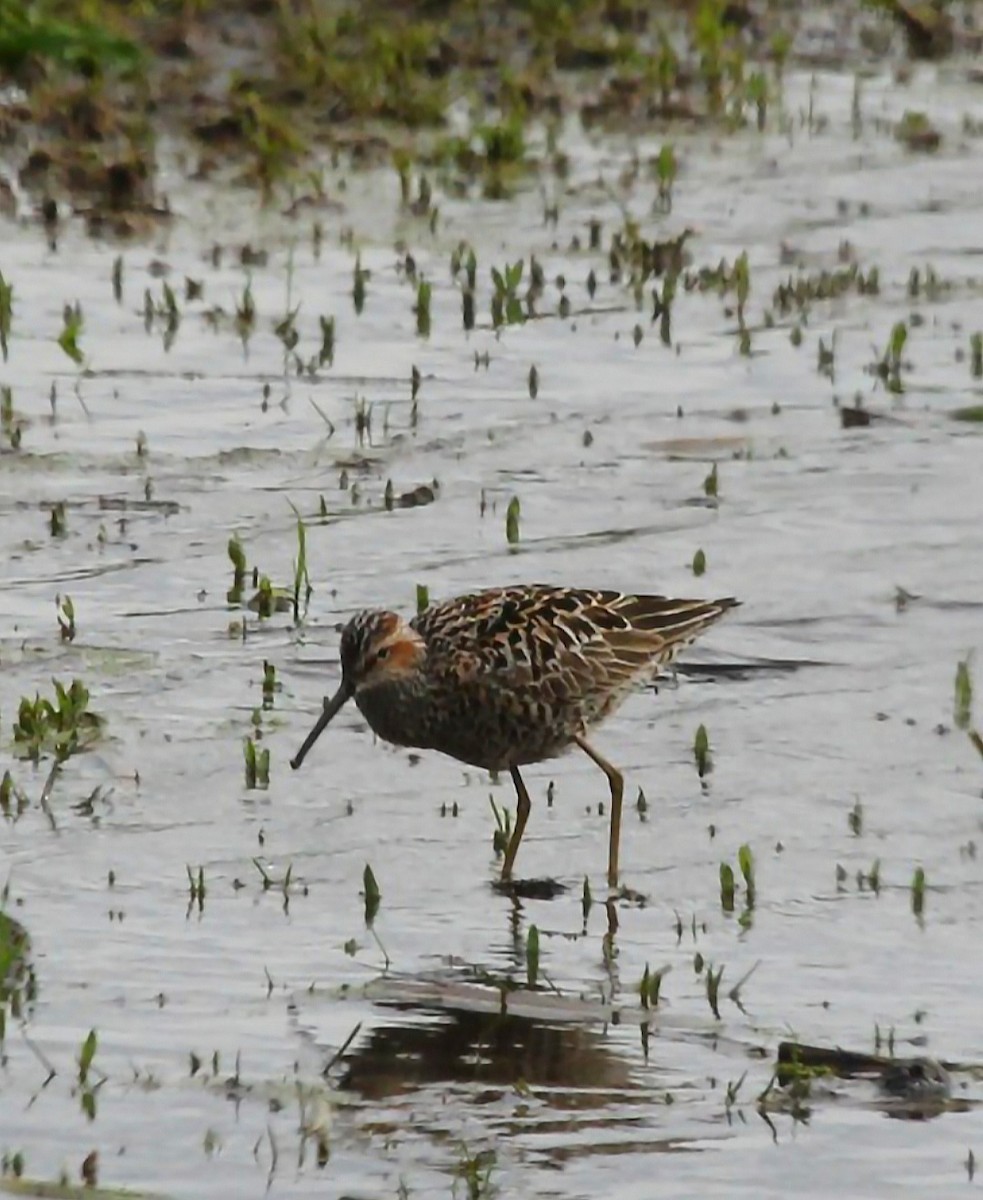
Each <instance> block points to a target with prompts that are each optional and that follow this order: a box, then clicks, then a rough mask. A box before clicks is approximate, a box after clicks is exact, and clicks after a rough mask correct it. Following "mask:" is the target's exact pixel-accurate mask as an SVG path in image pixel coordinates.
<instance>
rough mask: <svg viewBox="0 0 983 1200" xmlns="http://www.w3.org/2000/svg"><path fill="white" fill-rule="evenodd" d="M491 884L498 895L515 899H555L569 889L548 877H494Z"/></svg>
mask: <svg viewBox="0 0 983 1200" xmlns="http://www.w3.org/2000/svg"><path fill="white" fill-rule="evenodd" d="M491 886H492V888H493V890H494V891H496V892H498V893H499V894H500V895H503V896H513V897H514V898H515V899H517V900H555V899H556V897H557V896H562V895H563V894H564V892H568V891H569V890H570V889H569V887H568V886H567V885H566V884H565V883H560V881H559V880H558V879H549V878H542V879H496V880H495V881H494V882H493V883H492V885H491Z"/></svg>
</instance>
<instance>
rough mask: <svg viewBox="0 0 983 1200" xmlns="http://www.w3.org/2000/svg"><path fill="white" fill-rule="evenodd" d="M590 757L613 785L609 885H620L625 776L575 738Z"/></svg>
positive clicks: (585, 743) (591, 748) (583, 740)
mask: <svg viewBox="0 0 983 1200" xmlns="http://www.w3.org/2000/svg"><path fill="white" fill-rule="evenodd" d="M573 740H574V741H575V742H576V743H577V745H578V746H579V747H580V748H581V750H583V752H584V753H585V754H586V755H587V757H588V758H589V759H591V760H592V761H593V762H596V763H597V765H598V766H599V767H600V768H601V770H602V771H603V772H604V774H605V775H607V777H608V783H609V784H610V785H611V841H610V843H609V845H608V887H613V888H614V887H617V886H618V850H619V847H620V845H621V798H622V796H623V795H624V791H625V778H624V776H623V775H622V774H621V772H620V771H619V770H618V769H617V767H612V766H611V764H610V763H609V762H608V760H607V759H606V758H604V757H603V755H600V754H598V752H597V751H596V750H595V749H594V748H593V747H592V746H590V745H588V743H587V742H586V741H585V739H584V738H582V737H575V738H574V739H573Z"/></svg>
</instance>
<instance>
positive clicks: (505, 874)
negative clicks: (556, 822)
mask: <svg viewBox="0 0 983 1200" xmlns="http://www.w3.org/2000/svg"><path fill="white" fill-rule="evenodd" d="M509 774H510V775H511V776H512V782H513V783H514V784H515V794H516V797H517V799H518V804H517V805H516V809H515V829H513V830H512V836H511V837H510V838H509V844H508V846H507V847H506V850H505V862H503V863H502V878H503V879H509V878H510V877H511V875H512V864H513V863H514V862H515V856H516V853H517V852H518V849H519V843H520V842H521V841H522V834H523V831H524V830H525V828H526V822H527V821H528V820H529V812H530V810H531V809H532V805H531V804H530V803H529V793H528V792H527V791H526V785H525V784H524V783H523V782H522V776H521V775H520V774H519V768H518V767H509Z"/></svg>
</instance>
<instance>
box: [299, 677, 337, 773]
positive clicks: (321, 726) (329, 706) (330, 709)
mask: <svg viewBox="0 0 983 1200" xmlns="http://www.w3.org/2000/svg"><path fill="white" fill-rule="evenodd" d="M351 695H352V690H351V688H350V687H349V685H348V684H347V683H345V682H342V685H341V687H339V688H338V690H337V691H336V692H335V694H334V695H333V696H332V697H331V698H330V699H327V698H325V701H324V708H323V710H322V712H321V715H320V716H319V717H318V719H317V724H316V725H315V726H314V728H313V729H312V730H311V731H310V733H309V734H308V735H307V737H306V738H304V744H303V746H301V748H300V749H299V750H298V751H297V753H296V754H295V755H294V756H293V758H292V759H291V760H290V765H291V766H292V767H293V769H294V770H295V771H296V770H297V768H298V767H299V766H300V764H301V763H302V762H303V761H304V759H305V758H306V757H307V753H308V751H309V750H310V748H311V746H313V745H314V743H315V742H316V741H317V739H318V738H319V737H320V736H321V734H322V733H323V732H324V731H325V729H327V727H328V724H329V723H330V721H331V720H332V718H333V717H334V716H335V715H336V714H337V713H338V711H339V710H340V709H341V708H343V707H344V705H345V704H346V702H347V701H348V700H350V699H351Z"/></svg>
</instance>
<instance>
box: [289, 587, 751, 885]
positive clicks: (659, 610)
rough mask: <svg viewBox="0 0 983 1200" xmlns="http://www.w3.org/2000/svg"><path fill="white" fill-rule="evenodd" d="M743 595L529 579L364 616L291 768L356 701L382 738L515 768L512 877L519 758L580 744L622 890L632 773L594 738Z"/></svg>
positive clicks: (350, 634) (352, 624) (518, 822)
mask: <svg viewBox="0 0 983 1200" xmlns="http://www.w3.org/2000/svg"><path fill="white" fill-rule="evenodd" d="M737 603H738V602H737V601H736V600H733V599H725V600H673V599H670V598H669V597H667V596H634V595H626V594H623V593H621V592H613V591H587V590H582V589H580V588H565V587H549V586H545V585H540V584H534V585H528V586H516V587H506V588H491V589H489V590H487V591H482V592H475V593H473V594H471V595H467V596H458V597H456V598H454V599H452V600H445V601H443V602H442V603H439V604H434V605H431V606H430V607H429V608H427V609H425V610H424V611H423V612H421V613H419V614H418V615H417V616H415V617H414V618H413V619H412V620H410V621H405V620H404V619H403V618H402V617H401V616H399V615H398V614H397V613H394V612H386V611H384V610H366V611H364V612H360V613H358V614H357V615H356V616H354V617H353V618H352V619H351V621H349V623H348V625H347V626H346V627H345V629H344V631H343V633H342V635H341V684H340V686H339V687H338V690H337V691H336V692H335V694H334V695H333V696H331V697H330V698H326V699H325V702H324V709H323V711H322V713H321V715H320V717H319V718H318V721H317V724H316V725H315V726H314V728H313V729H312V730H311V732H310V733H309V734H308V736H307V739H306V740H305V742H304V744H303V745H302V746H301V748H300V750H299V751H298V752H297V754H296V755H295V756H294V758H293V759H292V760H291V763H290V765H291V766H292V767H293V768H294V769H295V770H296V768H297V767H299V766H300V765H301V763H302V762H303V761H304V759H305V758H306V756H307V753H308V751H309V750H310V748H311V747H312V746H313V745H314V743H315V742H316V741H317V739H318V738H319V737H320V735H321V733H322V732H323V731H324V729H325V728H326V727H327V725H328V723H329V722H330V721H331V719H332V718H333V717H334V716H335V714H336V713H337V712H338V711H339V710H340V709H341V708H342V706H343V705H344V704H346V703H347V701H348V700H351V699H354V701H355V703H356V705H357V706H358V708H359V711H360V712H361V713H362V715H363V716H364V717H365V719H366V720H367V721H368V723H369V725H370V726H371V727H372V729H373V730H374V731H375V733H376V734H378V736H379V737H381V738H383V739H384V740H385V741H387V742H392V743H394V744H395V745H397V746H413V747H417V748H420V749H427V750H439V751H440V752H441V753H442V754H447V755H450V757H451V758H456V759H459V760H460V761H461V762H465V763H470V764H471V765H472V766H476V767H484V768H485V769H486V770H489V771H505V770H507V771H508V772H509V774H510V775H511V776H512V782H513V783H514V784H515V791H516V796H517V798H518V805H517V808H516V817H515V829H514V830H513V833H512V836H511V838H510V839H509V843H508V847H507V848H506V851H505V861H504V862H503V864H502V878H503V879H508V878H510V876H511V874H512V866H513V864H514V862H515V856H516V852H517V851H518V849H519V843H520V842H521V841H522V834H523V832H524V830H525V828H526V821H527V820H528V819H529V810H530V807H531V806H530V803H529V793H528V792H527V791H526V785H525V784H524V783H523V780H522V776H521V774H520V773H519V768H520V767H524V766H526V765H528V764H529V763H538V762H542V761H543V760H544V759H548V758H554V757H555V756H556V755H558V754H562V753H563V752H564V751H565V750H568V749H569V748H570V747H571V746H575V745H576V746H579V747H580V748H581V750H583V751H584V753H585V754H586V755H587V756H588V757H589V758H591V759H592V760H593V761H594V762H595V763H596V764H597V765H598V766H599V767H600V768H601V770H602V771H603V772H604V774H605V775H606V776H607V778H608V783H609V784H610V788H611V836H610V842H609V847H608V884H609V885H610V886H611V887H612V888H613V887H616V886H617V883H618V849H619V843H620V838H621V801H622V795H623V792H624V779H623V777H622V775H621V772H620V771H618V770H617V768H616V767H613V766H612V765H611V763H609V762H608V761H607V759H605V758H604V757H603V756H602V755H601V754H599V753H598V751H597V750H595V749H594V748H593V746H591V745H590V743H589V742H588V741H587V734H588V732H589V731H590V730H592V729H593V728H594V726H596V725H597V724H599V723H600V722H601V721H603V720H604V718H605V717H608V716H610V714H611V713H612V712H614V710H615V709H616V708H618V706H619V705H620V704H621V703H622V701H623V700H624V699H625V697H626V696H627V695H628V694H629V693H630V692H631V691H632V690H633V689H635V688H636V687H637V686H638V685H639V684H641V683H644V682H647V681H648V680H650V679H652V678H653V677H654V676H655V675H656V674H657V673H658V671H659V669H660V668H661V667H663V666H665V665H666V664H667V663H669V662H670V661H671V660H672V659H673V658H674V657H675V656H676V654H677V653H678V652H679V651H680V650H681V649H683V647H685V646H688V645H689V644H690V643H691V642H692V641H693V640H694V639H695V638H697V637H698V636H699V635H700V634H701V633H702V632H703V631H704V630H705V629H706V628H707V627H708V626H710V625H712V624H713V622H714V621H716V620H717V619H718V618H719V617H721V616H722V615H723V614H724V613H725V612H726V611H727V610H728V609H729V608H733V607H734V606H735V605H736V604H737Z"/></svg>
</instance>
